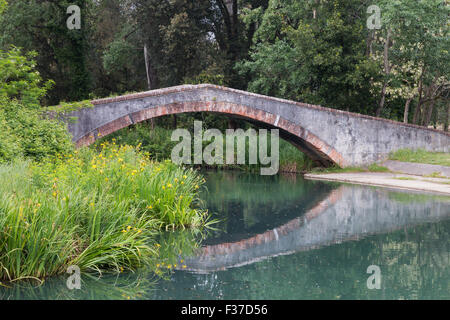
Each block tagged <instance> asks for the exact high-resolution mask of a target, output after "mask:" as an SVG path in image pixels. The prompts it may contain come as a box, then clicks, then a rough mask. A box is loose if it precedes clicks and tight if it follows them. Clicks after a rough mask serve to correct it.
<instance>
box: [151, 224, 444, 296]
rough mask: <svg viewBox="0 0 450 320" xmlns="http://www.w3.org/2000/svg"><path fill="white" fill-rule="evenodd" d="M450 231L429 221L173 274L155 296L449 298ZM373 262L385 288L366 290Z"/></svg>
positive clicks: (442, 225)
mask: <svg viewBox="0 0 450 320" xmlns="http://www.w3.org/2000/svg"><path fill="white" fill-rule="evenodd" d="M449 233H450V221H442V222H438V223H427V224H423V225H419V226H415V227H410V228H406V229H402V230H397V231H395V232H392V233H390V234H379V235H373V236H370V237H368V238H365V239H361V240H359V241H349V242H344V243H341V244H338V245H332V246H328V247H323V248H320V249H317V250H310V251H304V252H298V253H296V254H293V255H289V256H279V257H276V258H271V259H267V260H264V261H260V262H259V263H255V264H251V265H247V266H244V267H241V268H233V269H230V270H227V271H226V272H221V271H218V272H214V273H210V274H206V275H203V274H187V273H180V274H175V275H174V277H173V281H171V282H168V283H163V284H162V285H163V286H164V288H165V289H166V290H167V292H166V291H164V292H163V291H159V290H158V291H155V292H154V293H155V296H154V297H155V298H158V299H160V298H162V299H164V298H166V297H169V296H170V298H178V299H189V298H192V297H193V296H192V294H193V292H195V297H194V298H198V299H216V298H223V299H448V298H449V297H450V295H449V292H450V290H449V284H450V275H449V267H450V261H449V252H450V250H449V239H450V237H449V236H450V234H449ZM370 265H378V266H380V268H381V272H382V277H383V278H382V288H381V290H369V289H367V286H366V281H367V278H368V277H369V274H367V273H366V270H367V267H368V266H370ZM181 283H182V285H181ZM180 286H182V287H183V288H189V289H191V290H184V291H183V290H182V291H180V290H179V288H180ZM177 288H178V291H177ZM193 288H195V291H192V290H194V289H193Z"/></svg>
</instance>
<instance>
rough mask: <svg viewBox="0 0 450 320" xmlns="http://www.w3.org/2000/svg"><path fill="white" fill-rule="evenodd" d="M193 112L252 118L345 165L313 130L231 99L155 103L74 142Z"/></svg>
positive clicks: (322, 158) (324, 159)
mask: <svg viewBox="0 0 450 320" xmlns="http://www.w3.org/2000/svg"><path fill="white" fill-rule="evenodd" d="M194 112H212V113H219V114H225V115H228V116H231V117H236V118H241V119H244V120H247V121H250V122H252V123H255V124H257V125H258V126H260V127H267V128H275V129H279V130H280V136H281V137H282V138H283V139H285V140H287V141H288V142H290V143H292V144H293V145H294V146H296V147H297V148H298V149H299V150H301V151H302V152H304V153H305V154H307V155H308V156H309V157H310V158H311V159H312V160H314V161H316V162H318V163H320V164H322V165H325V166H329V165H330V164H333V163H336V164H338V165H341V166H342V165H345V162H344V160H343V158H342V156H341V155H340V154H339V153H338V152H337V151H336V150H335V149H334V148H333V147H331V146H330V145H329V144H327V143H326V142H325V141H323V140H321V139H320V138H318V137H317V136H315V135H314V134H312V133H311V132H308V131H307V130H305V129H304V128H303V127H301V126H299V125H297V124H295V123H293V122H291V121H289V120H287V119H284V118H282V117H281V116H277V115H275V114H272V113H269V112H266V111H264V110H259V109H256V108H252V107H250V106H246V105H238V104H234V103H229V102H217V101H189V102H181V103H170V104H164V105H157V106H152V107H149V108H145V109H142V110H140V111H136V112H132V113H129V114H126V115H124V116H121V117H120V118H117V119H115V120H113V121H110V122H108V123H105V124H102V125H101V126H99V127H98V128H95V129H94V130H92V131H90V132H88V133H86V134H85V135H84V136H82V137H80V138H79V139H78V140H77V141H75V142H76V145H77V147H81V146H88V145H90V144H92V143H94V142H95V141H96V140H97V139H99V138H101V137H105V136H107V135H109V134H111V133H113V132H116V131H118V130H120V129H123V128H126V127H129V126H131V125H134V124H137V123H140V122H143V121H146V120H150V119H153V118H158V117H163V116H168V115H172V114H181V113H194Z"/></svg>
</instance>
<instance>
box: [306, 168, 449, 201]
mask: <svg viewBox="0 0 450 320" xmlns="http://www.w3.org/2000/svg"><path fill="white" fill-rule="evenodd" d="M304 177H305V179H310V180H326V181H339V182H346V183H354V184H363V185H371V186H377V187H387V188H397V189H406V190H415V191H425V192H432V193H437V194H443V195H448V196H450V179H443V178H428V177H422V176H414V175H409V174H402V173H392V172H352V173H327V174H311V173H309V174H305V176H304Z"/></svg>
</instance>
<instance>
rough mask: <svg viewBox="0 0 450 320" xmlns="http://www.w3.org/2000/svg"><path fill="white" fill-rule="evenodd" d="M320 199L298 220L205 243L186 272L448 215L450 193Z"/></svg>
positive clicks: (380, 192) (372, 191)
mask: <svg viewBox="0 0 450 320" xmlns="http://www.w3.org/2000/svg"><path fill="white" fill-rule="evenodd" d="M309 196H312V195H311V194H310V195H309ZM321 198H322V199H320V200H319V201H318V202H317V203H316V204H315V205H314V206H313V207H312V208H309V209H308V210H306V211H303V212H302V211H301V210H300V211H299V212H298V217H297V218H294V219H292V220H290V221H289V222H287V223H284V224H282V225H279V226H277V227H275V228H273V229H270V230H268V231H265V232H263V233H259V234H257V235H254V236H251V237H248V238H245V239H241V240H238V241H231V242H224V243H219V244H214V245H206V246H203V247H202V248H201V249H200V250H199V251H198V252H197V254H196V255H195V256H191V257H184V258H183V260H184V264H185V265H186V267H185V268H184V269H183V270H187V271H190V272H193V273H210V272H214V271H220V270H226V269H228V268H233V267H239V266H244V265H248V264H252V263H255V262H257V261H261V260H264V259H267V258H270V257H275V256H279V255H289V254H293V253H295V252H300V251H306V250H311V249H315V248H319V247H322V246H328V245H332V244H337V243H341V242H344V241H349V240H357V239H361V238H364V237H366V236H368V235H371V234H380V233H389V232H391V231H394V230H397V229H402V228H406V227H411V226H415V225H418V224H422V223H427V222H436V221H440V220H445V219H448V218H450V197H441V196H431V197H430V196H427V195H423V194H414V193H410V192H399V191H395V192H392V190H389V189H386V188H373V187H364V186H352V185H340V186H338V187H336V188H335V189H331V190H328V191H327V192H326V194H325V195H324V194H321Z"/></svg>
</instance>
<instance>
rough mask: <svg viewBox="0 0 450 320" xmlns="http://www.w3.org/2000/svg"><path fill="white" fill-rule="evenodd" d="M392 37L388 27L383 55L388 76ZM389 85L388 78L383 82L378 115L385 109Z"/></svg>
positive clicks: (385, 71)
mask: <svg viewBox="0 0 450 320" xmlns="http://www.w3.org/2000/svg"><path fill="white" fill-rule="evenodd" d="M390 39H391V30H390V29H388V31H387V35H386V41H385V43H384V55H383V60H384V73H385V75H386V76H388V75H389V74H390V72H391V67H390V65H389V42H390ZM387 86H388V80H387V79H385V80H384V84H383V89H381V99H380V103H379V104H378V108H377V111H376V113H375V114H376V116H377V117H379V116H380V115H381V111H383V108H384V101H385V100H386V88H387Z"/></svg>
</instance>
